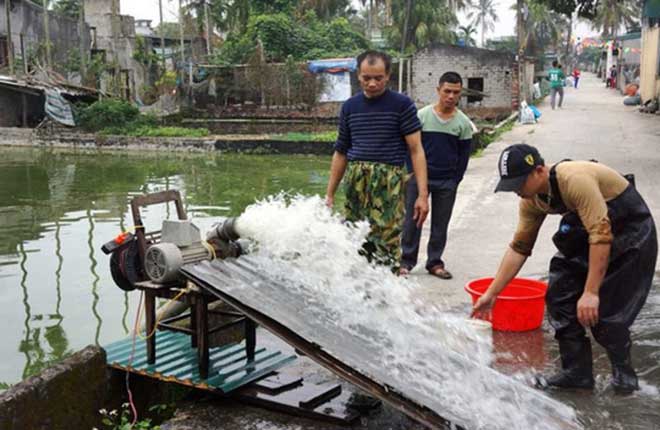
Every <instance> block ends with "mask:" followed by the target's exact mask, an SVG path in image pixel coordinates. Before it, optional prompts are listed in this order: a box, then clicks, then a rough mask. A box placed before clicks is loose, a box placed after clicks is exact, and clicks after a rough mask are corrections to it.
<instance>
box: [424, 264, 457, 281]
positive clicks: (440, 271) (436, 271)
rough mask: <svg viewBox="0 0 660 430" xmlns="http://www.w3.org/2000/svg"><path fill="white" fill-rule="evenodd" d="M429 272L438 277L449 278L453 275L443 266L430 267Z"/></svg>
mask: <svg viewBox="0 0 660 430" xmlns="http://www.w3.org/2000/svg"><path fill="white" fill-rule="evenodd" d="M429 274H430V275H433V276H437V277H438V278H440V279H451V278H453V277H454V276H453V275H452V274H451V272H449V271H448V270H446V269H445V268H444V267H443V266H434V267H431V269H430V270H429Z"/></svg>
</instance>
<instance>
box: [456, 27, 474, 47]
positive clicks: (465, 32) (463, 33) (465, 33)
mask: <svg viewBox="0 0 660 430" xmlns="http://www.w3.org/2000/svg"><path fill="white" fill-rule="evenodd" d="M474 34H477V29H476V27H475V26H474V25H473V24H468V25H461V26H459V27H458V37H459V38H461V39H463V40H464V41H465V46H475V45H476V44H477V42H476V41H475V40H474V38H473V37H472V35H474Z"/></svg>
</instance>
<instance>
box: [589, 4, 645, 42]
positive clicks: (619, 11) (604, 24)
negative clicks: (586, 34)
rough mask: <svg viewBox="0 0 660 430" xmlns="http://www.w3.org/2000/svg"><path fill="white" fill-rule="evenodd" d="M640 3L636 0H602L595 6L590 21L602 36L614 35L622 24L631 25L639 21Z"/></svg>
mask: <svg viewBox="0 0 660 430" xmlns="http://www.w3.org/2000/svg"><path fill="white" fill-rule="evenodd" d="M640 17H641V4H640V2H639V1H636V0H603V1H602V2H599V4H598V6H597V8H596V17H595V18H594V20H593V21H592V23H593V26H594V28H595V29H597V30H599V31H601V32H602V35H603V36H604V37H616V36H617V35H618V33H619V29H620V28H621V26H622V25H625V26H626V27H632V26H634V25H635V24H638V23H639V19H640Z"/></svg>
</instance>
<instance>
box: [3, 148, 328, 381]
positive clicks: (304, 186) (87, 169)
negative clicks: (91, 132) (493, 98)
mask: <svg viewBox="0 0 660 430" xmlns="http://www.w3.org/2000/svg"><path fill="white" fill-rule="evenodd" d="M329 166H330V158H329V157H308V156H289V155H287V156H284V155H282V156H254V155H252V156H243V155H218V154H209V155H193V156H191V155H169V154H168V155H161V156H159V155H158V154H151V155H140V154H134V153H133V154H112V153H110V154H107V153H106V154H102V153H97V152H78V153H76V152H70V151H69V152H61V151H47V150H38V149H11V148H9V149H7V148H5V149H0V307H1V309H2V310H1V311H0V312H1V313H0V314H1V315H2V323H3V325H4V327H3V336H2V338H3V342H2V344H0V357H2V360H0V389H1V388H2V387H6V386H7V384H12V383H15V382H17V381H20V380H21V379H23V378H26V377H28V376H30V375H32V374H34V373H36V372H39V371H40V370H42V369H43V368H44V367H47V366H49V365H51V364H53V363H56V362H58V361H59V360H61V359H62V358H64V357H65V356H66V355H68V354H71V353H73V352H75V351H77V350H79V349H80V348H82V347H84V346H86V345H89V344H98V345H104V344H107V343H110V342H112V341H114V340H117V339H120V338H122V337H124V336H125V335H126V334H127V333H128V331H129V328H130V327H132V326H133V322H134V320H135V314H136V307H137V301H138V299H139V296H138V295H137V294H126V293H124V292H123V291H121V290H119V289H118V288H117V287H116V286H115V285H114V283H113V281H112V279H111V277H110V270H109V265H108V262H109V258H108V257H107V256H106V255H105V254H103V253H102V252H101V249H100V248H101V246H102V245H103V243H105V242H107V241H109V240H111V239H112V238H114V237H115V236H116V235H117V234H118V233H119V232H120V231H123V230H126V229H129V228H130V227H131V226H132V217H131V216H130V212H129V210H128V203H129V201H130V199H131V198H132V196H134V195H138V194H142V193H151V192H157V191H162V190H166V189H177V190H180V191H181V193H182V194H183V196H184V201H185V205H186V210H187V212H188V216H189V218H192V219H194V220H195V223H196V224H197V225H198V226H199V227H200V228H201V229H202V231H205V230H206V229H207V228H208V227H210V226H211V224H212V223H214V222H217V221H218V217H227V216H234V215H238V214H240V213H241V212H242V211H243V210H244V209H245V207H246V206H247V205H249V204H251V203H253V202H254V201H255V199H261V198H264V197H266V196H269V195H272V194H275V193H278V192H280V191H282V190H284V191H290V192H292V193H298V192H299V193H304V194H321V195H323V194H325V187H326V184H327V175H328V171H329ZM144 213H145V214H146V216H145V217H144V218H145V219H144V221H145V224H146V225H147V230H154V229H156V226H157V225H158V224H159V223H160V221H161V220H162V219H163V218H175V217H176V210H175V209H174V206H173V205H171V206H169V207H166V206H165V205H161V206H153V207H151V208H149V210H148V211H145V212H144ZM151 227H153V228H151Z"/></svg>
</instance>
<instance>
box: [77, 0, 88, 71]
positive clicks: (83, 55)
mask: <svg viewBox="0 0 660 430" xmlns="http://www.w3.org/2000/svg"><path fill="white" fill-rule="evenodd" d="M79 15H80V16H79V18H80V24H79V25H80V83H81V84H84V83H85V77H86V76H87V47H85V36H86V35H87V36H88V35H89V33H87V32H86V31H85V0H81V1H80V14H79ZM85 33H87V34H85Z"/></svg>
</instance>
